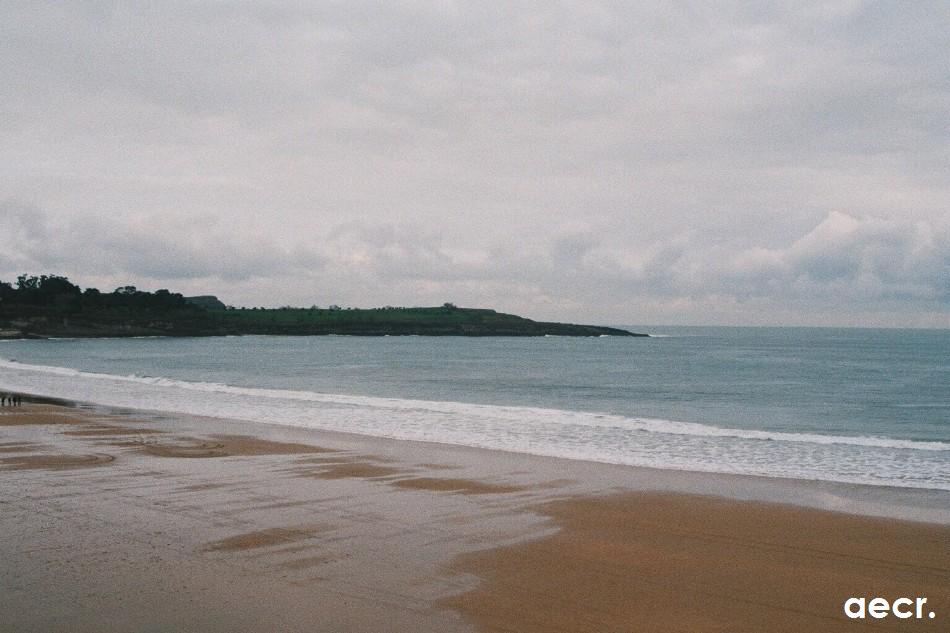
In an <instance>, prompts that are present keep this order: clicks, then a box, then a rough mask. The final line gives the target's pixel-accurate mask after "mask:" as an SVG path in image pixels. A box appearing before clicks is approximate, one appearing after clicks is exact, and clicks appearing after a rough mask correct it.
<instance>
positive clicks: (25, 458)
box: [0, 405, 950, 633]
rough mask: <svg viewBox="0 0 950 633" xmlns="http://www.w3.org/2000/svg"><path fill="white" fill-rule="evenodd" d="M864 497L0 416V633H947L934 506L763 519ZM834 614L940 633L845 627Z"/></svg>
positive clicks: (442, 450) (251, 430)
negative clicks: (845, 608)
mask: <svg viewBox="0 0 950 633" xmlns="http://www.w3.org/2000/svg"><path fill="white" fill-rule="evenodd" d="M697 491H700V492H704V493H716V492H722V493H728V494H730V495H731V496H732V497H734V498H733V499H726V498H722V497H715V496H710V495H709V494H706V495H704V496H700V495H696V494H685V493H690V492H692V493H695V492H697ZM881 494H883V493H882V492H880V491H875V490H870V489H863V488H860V487H843V486H828V485H820V484H789V483H787V482H784V483H783V482H777V481H775V480H757V479H755V478H735V477H732V478H730V477H718V476H708V475H695V474H686V473H663V472H656V471H645V470H640V469H631V468H623V467H613V466H606V465H599V464H588V463H583V462H566V461H563V460H553V459H543V458H535V457H530V456H518V455H514V454H505V453H498V452H490V451H477V450H474V449H463V448H459V447H444V446H437V445H426V444H418V443H409V442H393V441H386V440H378V439H372V438H360V437H358V436H346V435H341V434H332V433H322V432H315V431H310V430H302V429H284V428H281V427H272V428H266V427H265V428H261V427H255V426H253V425H249V424H242V423H238V422H234V421H222V420H206V419H186V418H181V419H169V418H159V417H151V416H149V415H147V414H141V415H108V414H107V413H105V412H102V411H98V410H95V409H90V408H85V409H83V408H66V407H59V406H53V405H26V406H23V407H19V408H3V409H0V560H2V565H0V631H4V632H5V631H44V632H45V631H77V632H83V631H90V632H91V631H97V632H98V631H103V632H110V631H166V630H176V631H179V630H181V631H268V632H269V631H277V630H280V631H334V632H348V631H367V632H375V633H382V632H385V631H393V632H396V631H400V632H423V631H440V632H442V631H445V632H451V631H516V632H523V633H530V632H534V631H537V632H540V631H571V632H574V631H578V632H579V631H591V632H594V631H596V632H610V631H618V632H619V631H723V632H725V631H735V632H741V631H750V632H751V631H756V632H758V631H766V632H768V631H809V632H810V631H838V630H841V631H847V630H872V629H882V630H894V629H896V630H907V631H946V630H950V626H948V622H950V602H948V595H950V525H948V523H950V520H947V519H948V517H950V513H948V512H947V508H945V507H940V508H936V509H933V508H927V507H923V506H925V505H926V503H929V501H928V502H926V503H925V502H924V501H921V502H920V506H919V507H916V506H914V507H912V506H913V503H914V499H916V498H917V497H915V496H914V494H913V493H910V492H908V493H899V494H900V495H902V497H901V498H904V497H906V498H907V499H908V500H909V501H908V503H909V504H910V505H909V506H908V508H904V509H900V508H899V507H898V510H897V511H899V512H902V513H904V514H911V515H914V516H917V515H919V516H921V517H924V518H929V519H931V520H935V521H939V523H919V522H917V523H915V522H908V521H898V520H893V519H885V518H872V517H865V516H858V515H855V514H845V513H841V512H831V511H827V510H820V509H814V508H805V507H799V506H793V505H787V504H777V503H766V502H763V501H762V500H761V499H769V498H774V497H776V496H778V497H782V498H787V499H788V500H789V501H794V502H796V503H805V504H808V505H819V506H823V507H828V508H835V509H846V510H849V511H851V512H855V511H860V512H865V513H878V514H881V513H883V514H886V513H888V512H891V511H895V510H893V508H894V507H897V506H894V505H893V504H890V505H888V504H884V503H882V502H881V501H880V499H881V498H882V497H881V496H880V495H881ZM888 494H890V495H891V496H892V497H894V495H895V494H897V493H894V492H893V491H891V492H890V493H888ZM741 499H746V500H741ZM755 499H758V500H757V501H756V500H755ZM921 499H931V498H930V497H921ZM941 503H943V501H942V502H941ZM928 512H929V514H928ZM849 596H867V597H872V596H884V597H887V598H890V599H894V598H896V597H899V596H909V597H916V596H922V597H927V598H928V605H927V612H929V611H934V612H935V613H936V618H935V619H932V620H931V619H924V620H916V619H909V620H897V619H895V618H894V617H893V616H891V617H889V618H887V619H885V620H873V619H869V620H865V621H856V620H848V619H846V618H845V617H844V615H843V613H842V604H843V602H844V600H845V599H846V598H847V597H849Z"/></svg>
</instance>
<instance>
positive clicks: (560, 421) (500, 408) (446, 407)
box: [0, 358, 950, 451]
mask: <svg viewBox="0 0 950 633" xmlns="http://www.w3.org/2000/svg"><path fill="white" fill-rule="evenodd" d="M0 367H5V368H9V369H17V370H25V371H32V372H39V373H45V374H52V375H56V376H62V377H74V378H82V379H88V380H98V381H112V382H123V383H135V384H141V385H149V386H153V387H160V388H170V389H176V390H185V391H192V392H202V393H217V394H229V395H234V396H242V397H249V398H265V399H270V400H283V401H289V402H298V403H319V404H324V405H336V406H344V407H359V408H365V409H375V410H388V411H401V412H427V413H435V414H440V415H443V416H453V417H462V418H491V419H492V420H496V421H504V422H512V423H523V422H525V421H526V420H531V421H533V422H537V423H547V424H553V425H561V426H581V427H596V428H599V429H605V430H619V431H638V432H642V433H648V434H655V435H671V436H691V437H697V438H724V439H729V438H732V439H737V440H746V441H756V442H781V443H795V444H816V445H825V446H828V445H843V446H853V447H868V448H879V449H903V450H915V451H950V443H947V442H939V441H918V440H907V439H898V438H891V437H879V436H844V435H823V434H818V433H783V432H778V431H761V430H754V429H736V428H727V427H717V426H711V425H708V424H700V423H696V422H683V421H676V420H665V419H660V418H640V417H628V416H623V415H616V414H610V413H592V412H584V411H570V410H564V409H549V408H540V407H525V406H507V405H489V404H472V403H464V402H448V401H438V400H414V399H403V398H383V397H375V396H358V395H348V394H327V393H318V392H313V391H299V390H292V389H269V388H261V387H241V386H235V385H228V384H223V383H217V382H202V381H185V380H178V379H174V378H165V377H161V376H140V375H137V374H130V375H124V376H123V375H118V374H104V373H96V372H87V371H81V370H78V369H72V368H68V367H56V366H48V365H32V364H26V363H20V362H18V361H16V360H10V359H2V358H0ZM44 395H51V396H52V395H56V394H44ZM105 404H108V403H105Z"/></svg>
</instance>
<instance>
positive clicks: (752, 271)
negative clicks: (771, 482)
mask: <svg viewBox="0 0 950 633" xmlns="http://www.w3.org/2000/svg"><path fill="white" fill-rule="evenodd" d="M378 4H382V5H384V6H378ZM711 4H713V3H703V2H697V3H695V4H692V3H667V2H663V3H656V5H655V6H650V3H648V2H636V3H619V2H618V3H612V2H609V3H607V2H590V1H585V2H576V3H574V2H570V3H560V2H538V3H507V2H505V3H501V2H497V3H488V2H476V3H461V2H460V3H454V2H440V3H436V2H387V3H365V4H364V3H360V2H356V1H354V0H345V1H342V2H325V3H317V2H313V3H311V2H300V3H296V2H294V3H291V2H286V3H285V2H279V1H252V0H248V1H245V2H236V1H234V2H230V1H229V2H208V3H190V2H158V3H155V2H151V3H115V2H103V3H93V2H68V3H64V2H55V3H49V4H44V3H41V2H37V1H35V0H31V1H29V2H18V1H16V0H5V1H4V2H2V3H0V132H2V133H0V279H5V280H8V281H9V280H12V279H13V278H14V277H15V276H16V275H17V274H18V273H22V272H30V273H37V274H38V273H44V272H50V273H59V274H65V275H67V276H68V277H70V278H71V279H73V280H74V281H76V282H77V283H79V284H80V285H82V286H84V287H85V286H96V287H100V288H103V289H105V290H111V289H112V288H115V287H116V286H119V285H126V284H127V283H132V284H134V285H137V286H139V287H140V288H144V289H152V290H154V289H157V288H162V287H167V288H170V289H172V290H177V291H181V292H184V293H185V294H205V293H214V294H217V295H218V296H219V297H221V298H222V299H223V300H224V301H225V302H227V303H230V304H233V305H282V304H293V305H306V306H309V305H311V304H317V305H324V306H325V305H328V304H331V303H338V304H341V305H355V306H376V305H386V304H391V305H431V304H441V303H442V302H444V301H452V302H455V303H457V304H459V305H465V306H479V307H495V308H497V309H499V310H505V311H510V312H516V313H519V314H522V315H525V316H529V317H533V318H544V319H556V320H573V321H586V322H593V323H611V324H637V323H669V324H740V325H741V324H813V325H868V326H900V325H907V326H925V327H934V326H936V327H950V38H948V36H947V34H948V33H950V4H948V3H946V2H932V3H931V2H888V3H875V2H860V1H846V2H818V3H814V4H810V3H807V2H796V3H787V2H779V3H775V4H770V3H748V2H741V3H735V4H734V5H732V4H729V3H717V4H719V6H717V7H716V8H711Z"/></svg>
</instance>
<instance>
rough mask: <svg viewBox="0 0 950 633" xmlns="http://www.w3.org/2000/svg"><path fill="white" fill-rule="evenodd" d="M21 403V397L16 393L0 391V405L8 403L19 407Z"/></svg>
mask: <svg viewBox="0 0 950 633" xmlns="http://www.w3.org/2000/svg"><path fill="white" fill-rule="evenodd" d="M22 404H23V397H22V396H20V395H19V394H16V393H0V407H5V406H7V405H10V406H11V407H19V406H20V405H22Z"/></svg>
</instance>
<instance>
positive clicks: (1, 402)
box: [0, 393, 7, 407]
mask: <svg viewBox="0 0 950 633" xmlns="http://www.w3.org/2000/svg"><path fill="white" fill-rule="evenodd" d="M6 404H7V394H5V393H4V394H0V407H2V406H6Z"/></svg>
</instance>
